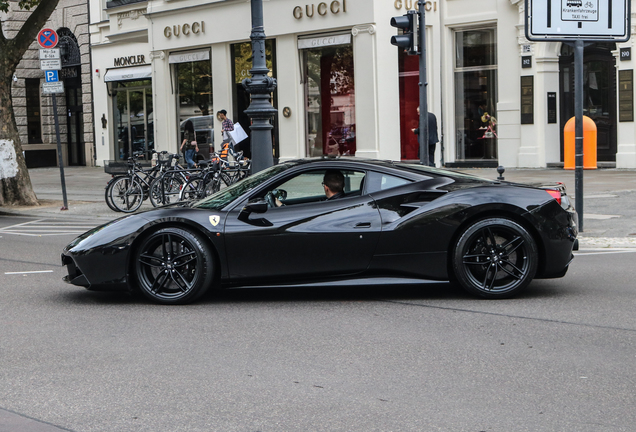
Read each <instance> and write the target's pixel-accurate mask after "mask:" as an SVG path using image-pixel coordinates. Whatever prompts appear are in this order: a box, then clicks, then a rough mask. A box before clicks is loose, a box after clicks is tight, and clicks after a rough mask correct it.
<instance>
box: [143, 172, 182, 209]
mask: <svg viewBox="0 0 636 432" xmlns="http://www.w3.org/2000/svg"><path fill="white" fill-rule="evenodd" d="M162 183H163V190H162ZM184 183H185V181H184V180H183V178H181V177H179V176H174V175H164V176H162V177H159V178H156V179H155V180H153V182H152V184H151V185H150V202H151V203H152V205H153V207H159V206H161V205H165V204H170V203H171V202H175V201H177V200H178V199H179V192H181V188H182V186H183V184H184Z"/></svg>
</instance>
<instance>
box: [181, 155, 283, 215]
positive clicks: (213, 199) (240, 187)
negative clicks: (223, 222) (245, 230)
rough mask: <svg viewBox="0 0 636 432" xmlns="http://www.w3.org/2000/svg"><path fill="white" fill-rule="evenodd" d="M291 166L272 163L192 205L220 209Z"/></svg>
mask: <svg viewBox="0 0 636 432" xmlns="http://www.w3.org/2000/svg"><path fill="white" fill-rule="evenodd" d="M291 166H292V164H280V165H274V166H273V167H270V168H267V169H266V170H263V171H261V172H259V173H258V174H254V175H252V176H250V177H247V178H245V179H243V180H241V181H239V182H237V183H234V184H233V185H231V186H228V187H226V188H225V189H221V190H220V191H218V192H217V193H215V194H213V195H210V196H209V197H207V198H204V199H202V200H201V201H198V202H196V203H194V205H193V206H192V207H194V208H202V209H209V210H222V209H223V208H225V207H226V206H227V205H228V204H230V203H231V202H232V201H234V200H235V199H236V198H238V197H240V196H241V195H243V194H244V193H245V192H247V191H249V190H251V189H253V188H255V187H257V186H258V185H260V184H261V183H263V182H265V181H267V180H269V179H270V178H272V177H274V176H275V175H277V174H279V173H281V172H283V171H285V170H286V169H288V168H290V167H291Z"/></svg>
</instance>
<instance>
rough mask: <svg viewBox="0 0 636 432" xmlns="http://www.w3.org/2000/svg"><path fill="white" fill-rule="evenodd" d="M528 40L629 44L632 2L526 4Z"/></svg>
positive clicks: (546, 0) (535, 0) (540, 0)
mask: <svg viewBox="0 0 636 432" xmlns="http://www.w3.org/2000/svg"><path fill="white" fill-rule="evenodd" d="M525 2H526V3H525V24H526V26H525V27H526V38H527V39H528V40H531V41H537V42H551V41H561V42H568V41H572V40H583V41H612V42H627V41H628V40H629V37H630V25H631V0H525Z"/></svg>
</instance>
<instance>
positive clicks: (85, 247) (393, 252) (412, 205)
mask: <svg viewBox="0 0 636 432" xmlns="http://www.w3.org/2000/svg"><path fill="white" fill-rule="evenodd" d="M327 171H330V172H333V171H336V172H339V173H340V174H339V175H341V178H343V179H344V188H343V190H342V191H341V193H340V194H338V197H337V199H327V197H326V195H325V192H326V190H327V187H326V186H325V185H324V184H323V183H324V181H326V177H325V173H326V172H327ZM576 236H577V217H576V213H575V211H574V209H573V207H572V206H571V204H570V200H569V198H568V195H567V194H566V191H565V187H564V186H563V185H562V184H552V185H542V186H537V185H535V186H529V185H522V184H514V183H509V182H505V181H496V180H487V179H481V178H478V177H474V176H469V175H465V174H462V173H458V172H453V171H448V170H442V169H435V168H429V167H425V166H422V165H419V164H410V163H403V162H391V161H378V160H365V159H360V158H337V159H333V158H315V159H301V160H295V161H289V162H284V163H280V164H278V165H275V166H273V167H271V168H268V169H266V170H263V171H261V172H259V173H256V174H254V175H252V176H250V177H248V178H246V179H244V180H242V181H240V182H238V183H236V184H234V185H232V186H229V187H227V188H224V189H221V190H220V191H219V192H217V193H215V194H214V195H211V196H209V197H207V198H205V199H203V200H200V201H195V202H190V203H180V204H177V205H171V206H165V207H161V208H157V209H154V210H151V211H147V212H144V213H139V214H133V215H129V216H126V217H123V218H121V219H117V220H114V221H112V222H110V223H107V224H105V225H102V226H99V227H97V228H95V229H93V230H91V231H88V232H86V233H85V234H83V235H81V236H79V237H78V238H76V239H75V240H74V241H72V242H71V243H70V244H69V245H68V246H66V248H65V249H64V250H63V252H62V263H63V265H65V266H66V267H67V270H68V276H66V277H65V280H66V281H67V282H69V283H71V284H75V285H79V286H83V287H85V288H87V289H89V290H129V291H139V292H141V293H143V294H144V295H145V296H146V297H148V298H149V299H150V300H152V301H154V302H158V303H163V304H183V303H189V302H192V301H195V300H197V299H198V298H200V297H201V296H202V295H203V294H205V293H206V292H207V291H208V290H210V288H236V287H255V286H259V287H266V286H288V285H291V286H308V285H312V286H316V285H320V284H332V285H333V284H336V285H342V286H345V285H349V284H369V285H371V284H374V283H376V284H399V283H422V282H424V281H431V280H433V281H449V280H450V281H451V282H453V283H455V284H457V285H459V286H461V287H462V288H464V289H465V290H467V291H469V292H470V293H472V294H475V295H477V296H481V297H486V298H493V299H496V298H507V297H511V296H514V295H516V294H518V293H519V292H520V291H522V290H523V289H524V288H526V287H527V286H528V284H529V283H530V282H531V281H532V280H533V279H534V278H556V277H562V276H564V275H565V273H566V272H567V270H568V266H569V264H570V262H571V260H572V258H573V254H572V251H573V250H574V249H575V247H576V244H577V243H576Z"/></svg>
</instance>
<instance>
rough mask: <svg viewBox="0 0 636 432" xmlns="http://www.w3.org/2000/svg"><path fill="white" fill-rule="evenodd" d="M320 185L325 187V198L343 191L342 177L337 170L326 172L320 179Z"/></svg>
mask: <svg viewBox="0 0 636 432" xmlns="http://www.w3.org/2000/svg"><path fill="white" fill-rule="evenodd" d="M322 184H323V185H325V194H326V195H327V197H330V196H331V195H335V194H337V193H339V192H342V191H343V190H344V175H342V173H341V172H340V171H339V170H327V171H325V176H324V178H323V179H322Z"/></svg>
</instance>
